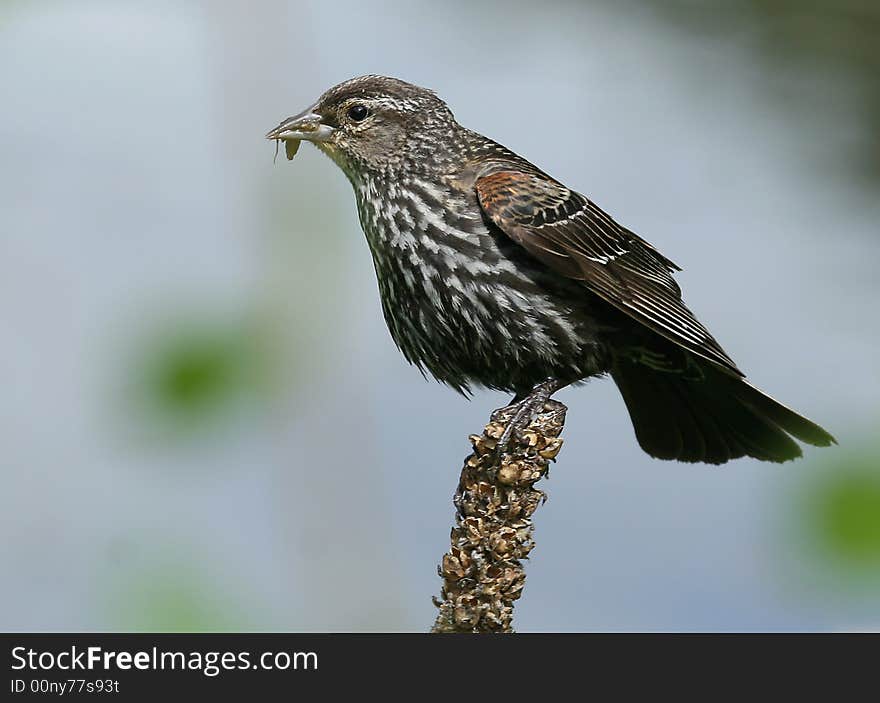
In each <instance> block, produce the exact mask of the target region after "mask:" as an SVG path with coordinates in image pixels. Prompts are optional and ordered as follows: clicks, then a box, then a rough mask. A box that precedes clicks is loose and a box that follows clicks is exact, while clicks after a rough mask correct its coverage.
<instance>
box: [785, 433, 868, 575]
mask: <svg viewBox="0 0 880 703" xmlns="http://www.w3.org/2000/svg"><path fill="white" fill-rule="evenodd" d="M802 516H803V518H804V521H805V529H806V532H807V534H809V535H810V537H811V539H810V543H811V544H815V545H816V546H817V548H818V551H819V553H820V554H821V556H822V557H823V558H825V559H826V560H829V561H831V562H833V563H834V564H835V565H837V566H839V567H842V568H844V569H846V570H848V571H870V572H880V451H876V450H875V449H872V450H870V451H866V452H865V453H864V454H859V455H856V456H851V457H848V458H845V459H843V460H841V461H840V462H839V464H838V465H837V466H834V467H831V471H828V472H825V473H823V475H822V477H821V479H820V480H818V481H816V482H815V483H813V484H812V485H810V486H809V488H808V490H807V491H806V495H805V500H804V501H803V504H802Z"/></svg>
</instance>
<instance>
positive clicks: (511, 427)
mask: <svg viewBox="0 0 880 703" xmlns="http://www.w3.org/2000/svg"><path fill="white" fill-rule="evenodd" d="M564 385H565V384H564V383H561V382H559V381H557V380H556V379H555V378H548V379H547V380H546V381H542V382H541V383H539V384H538V385H537V386H535V387H534V388H532V390H531V391H529V394H528V395H527V396H525V397H521V396H520V395H516V396H515V397H514V399H513V401H512V402H511V403H510V405H508V406H506V407H503V408H499V409H498V410H496V411H495V412H494V413H492V417H493V419H495V418H496V417H498V418H499V419H500V416H501V415H502V414H504V413H505V411H509V410H513V417H511V418H510V420H508V421H507V425H506V426H505V428H504V432H503V434H502V435H501V439H499V440H498V450H499V451H505V450H506V449H507V445H508V444H509V443H510V440H511V438H512V437H513V436H514V435H515V434H516V433H519V432H522V431H523V430H525V429H526V428H527V427H528V426H529V425H531V424H532V421H533V420H534V419H535V417H536V416H537V415H538V413H540V412H541V409H542V408H543V407H544V403H546V402H547V401H548V400H550V396H551V395H553V394H554V393H555V392H556V391H558V390H559V389H560V388H562V387H563V386H564Z"/></svg>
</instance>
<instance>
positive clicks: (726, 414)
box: [611, 357, 836, 464]
mask: <svg viewBox="0 0 880 703" xmlns="http://www.w3.org/2000/svg"><path fill="white" fill-rule="evenodd" d="M701 371H702V374H701V375H702V378H701V379H699V378H693V377H690V376H687V375H684V374H677V373H672V372H663V371H658V370H656V369H654V368H651V367H649V366H645V365H642V364H640V363H638V362H637V361H633V360H631V359H628V358H624V357H621V358H618V359H616V360H615V363H614V366H613V367H612V371H611V375H612V378H614V381H615V383H617V387H618V388H619V389H620V393H621V395H622V396H623V400H624V402H625V403H626V407H627V409H628V410H629V414H630V418H631V419H632V423H633V427H634V429H635V432H636V438H637V439H638V441H639V444H640V445H641V447H642V449H644V450H645V451H646V452H647V453H648V454H650V455H651V456H654V457H657V458H659V459H677V460H679V461H688V462H698V461H702V462H707V463H710V464H723V463H724V462H726V461H729V460H731V459H736V458H738V457H742V456H751V457H754V458H756V459H760V460H762V461H774V462H782V461H788V460H789V459H795V458H797V457H799V456H801V448H800V447H799V446H798V444H797V443H796V442H795V441H794V440H793V439H792V437H796V438H797V439H799V440H801V441H803V442H806V443H808V444H812V445H816V446H828V445H829V444H836V441H835V439H834V437H832V436H831V435H830V434H829V433H828V432H826V431H825V430H824V429H822V428H821V427H819V425H817V424H816V423H814V422H812V421H810V420H808V419H807V418H805V417H803V416H802V415H800V414H798V413H796V412H795V411H794V410H791V409H790V408H787V407H786V406H784V405H782V404H781V403H779V402H778V401H776V400H774V399H773V398H771V397H770V396H768V395H766V394H765V393H763V392H762V391H760V390H758V389H757V388H755V387H754V386H753V385H751V384H750V383H748V382H747V381H744V380H743V379H741V378H737V377H734V376H732V375H729V374H726V373H724V371H722V370H720V369H716V368H715V366H714V365H712V364H710V363H705V364H702V365H701Z"/></svg>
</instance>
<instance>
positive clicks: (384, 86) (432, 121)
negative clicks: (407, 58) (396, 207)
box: [266, 75, 457, 180]
mask: <svg viewBox="0 0 880 703" xmlns="http://www.w3.org/2000/svg"><path fill="white" fill-rule="evenodd" d="M456 126H457V125H456V122H455V118H454V117H453V115H452V113H451V112H450V110H449V108H448V107H447V106H446V103H444V102H443V101H442V100H441V99H440V98H438V97H437V96H436V95H435V94H434V93H433V92H432V91H430V90H427V89H425V88H420V87H418V86H416V85H412V84H410V83H405V82H404V81H401V80H398V79H396V78H388V77H386V76H373V75H371V76H361V77H360V78H352V79H351V80H349V81H346V82H344V83H340V84H339V85H337V86H335V87H333V88H330V90H328V91H327V92H326V93H324V94H323V95H322V96H321V97H320V98H319V99H318V101H317V102H316V103H315V104H314V105H312V106H310V107H308V108H307V109H305V110H303V111H302V112H301V113H299V114H298V115H294V116H293V117H289V118H287V119H286V120H284V121H283V122H282V123H281V124H280V125H278V127H276V128H275V129H273V130H272V131H270V132H269V133H268V134H267V135H266V138H267V139H275V140H282V141H285V142H287V144H288V145H291V144H293V145H294V149H293V151H295V145H296V144H297V143H298V142H299V141H309V142H312V143H313V144H314V145H315V146H317V147H318V148H319V149H320V150H321V151H323V152H324V153H325V154H327V155H328V156H329V157H330V158H331V159H333V161H335V162H336V163H337V165H339V167H340V168H342V170H343V171H345V173H346V175H348V177H349V178H350V179H353V180H354V179H356V178H357V177H358V176H360V175H363V174H364V173H365V172H381V171H386V170H388V169H391V168H394V167H395V166H396V165H398V164H400V163H401V162H402V161H403V160H410V161H413V162H417V161H418V160H420V159H424V158H429V157H431V156H432V154H435V153H436V151H437V149H438V147H442V142H443V140H444V138H446V137H448V136H451V133H452V132H453V131H454V129H455V128H456ZM438 142H440V144H438ZM288 156H289V157H291V158H292V151H291V150H290V149H288Z"/></svg>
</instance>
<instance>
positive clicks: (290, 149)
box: [272, 139, 302, 164]
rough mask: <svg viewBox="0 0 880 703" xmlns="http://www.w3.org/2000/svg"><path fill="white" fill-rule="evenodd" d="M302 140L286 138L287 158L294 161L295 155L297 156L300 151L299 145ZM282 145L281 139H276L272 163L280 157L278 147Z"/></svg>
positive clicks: (285, 150) (285, 149)
mask: <svg viewBox="0 0 880 703" xmlns="http://www.w3.org/2000/svg"><path fill="white" fill-rule="evenodd" d="M301 141H302V140H300V139H285V140H284V153H285V154H287V160H288V161H292V160H293V157H294V156H296V152H298V151H299V145H300V142H301ZM279 146H281V140H280V139H276V140H275V157H274V158H273V159H272V163H273V164H274V163H275V160H276V159H277V158H278V147H279Z"/></svg>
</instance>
